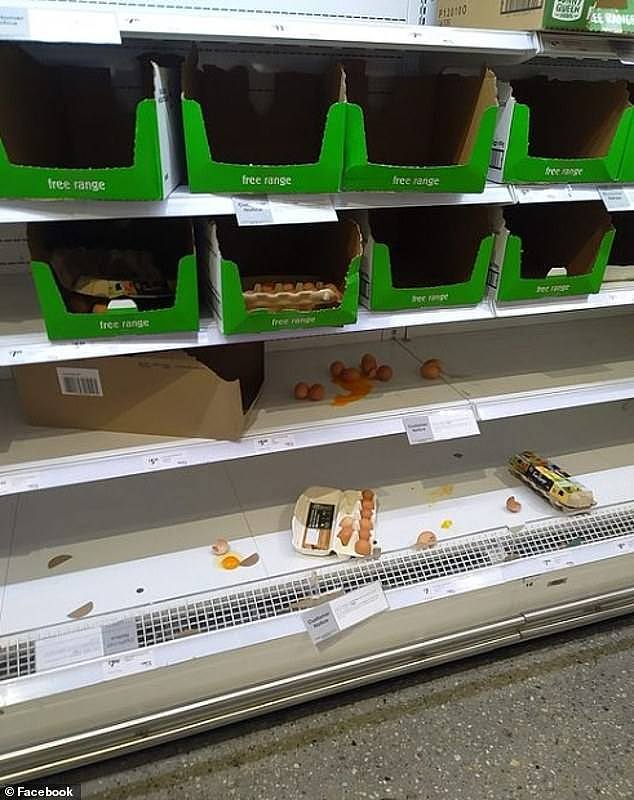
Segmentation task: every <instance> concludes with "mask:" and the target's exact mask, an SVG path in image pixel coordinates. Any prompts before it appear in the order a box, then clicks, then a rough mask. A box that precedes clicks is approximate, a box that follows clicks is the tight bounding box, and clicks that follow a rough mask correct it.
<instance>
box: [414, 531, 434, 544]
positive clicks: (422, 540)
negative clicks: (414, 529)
mask: <svg viewBox="0 0 634 800" xmlns="http://www.w3.org/2000/svg"><path fill="white" fill-rule="evenodd" d="M437 541H438V537H437V536H436V534H435V533H434V532H433V531H423V532H422V533H419V534H418V539H416V544H417V546H418V547H433V546H434V545H435V544H436V542H437Z"/></svg>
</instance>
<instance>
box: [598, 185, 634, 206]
mask: <svg viewBox="0 0 634 800" xmlns="http://www.w3.org/2000/svg"><path fill="white" fill-rule="evenodd" d="M599 194H600V195H601V199H602V200H603V203H604V205H605V207H606V209H607V210H608V211H630V210H631V209H632V208H634V205H633V204H632V198H631V196H630V191H629V190H628V189H627V188H626V187H625V186H602V187H599Z"/></svg>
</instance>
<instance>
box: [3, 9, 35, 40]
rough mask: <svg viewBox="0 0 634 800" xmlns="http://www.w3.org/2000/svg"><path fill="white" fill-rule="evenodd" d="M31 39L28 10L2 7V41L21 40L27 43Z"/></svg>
mask: <svg viewBox="0 0 634 800" xmlns="http://www.w3.org/2000/svg"><path fill="white" fill-rule="evenodd" d="M29 38H30V36H29V21H28V17H27V12H26V9H24V8H16V7H13V8H12V7H11V6H0V40H4V39H20V40H22V41H26V40H28V39H29Z"/></svg>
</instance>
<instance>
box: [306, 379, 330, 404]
mask: <svg viewBox="0 0 634 800" xmlns="http://www.w3.org/2000/svg"><path fill="white" fill-rule="evenodd" d="M325 396H326V390H325V389H324V387H323V386H322V385H321V383H315V384H314V385H313V386H311V387H310V391H309V392H308V399H309V400H313V401H318V400H323V399H324V397H325Z"/></svg>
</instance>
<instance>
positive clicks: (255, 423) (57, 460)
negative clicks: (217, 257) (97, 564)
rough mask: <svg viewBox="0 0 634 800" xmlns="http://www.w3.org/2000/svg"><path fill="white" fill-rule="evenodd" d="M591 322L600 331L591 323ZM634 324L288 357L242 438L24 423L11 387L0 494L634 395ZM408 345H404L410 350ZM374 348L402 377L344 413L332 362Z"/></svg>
mask: <svg viewBox="0 0 634 800" xmlns="http://www.w3.org/2000/svg"><path fill="white" fill-rule="evenodd" d="M593 323H594V324H593ZM632 328H633V324H632V320H631V318H630V317H629V316H620V317H615V318H613V319H608V320H601V321H591V320H588V321H573V322H572V323H566V322H560V323H553V324H550V325H544V326H542V327H541V328H539V329H531V335H530V336H527V335H526V331H525V329H523V328H511V329H508V330H504V331H502V332H500V331H498V330H497V329H495V328H492V329H490V330H488V331H481V332H477V333H476V332H470V333H469V336H466V335H465V334H464V333H461V334H444V335H438V336H430V337H425V338H421V339H416V340H413V341H412V342H409V343H407V344H406V345H402V344H400V343H399V342H395V341H392V342H381V343H372V346H371V348H368V346H367V345H366V344H365V343H360V344H359V343H357V344H346V343H345V341H344V340H342V342H341V344H337V345H335V346H328V347H315V348H312V349H302V350H280V351H277V352H273V353H270V354H269V355H268V358H267V380H266V382H265V384H264V387H263V390H262V392H261V395H260V397H259V399H258V401H257V402H256V404H255V406H254V408H253V409H252V411H251V413H250V417H249V422H248V425H247V429H246V432H245V435H244V437H243V438H242V439H241V440H240V441H238V442H225V441H208V440H204V439H178V438H173V437H159V436H142V435H133V434H120V433H108V432H94V431H75V430H60V429H47V428H36V427H31V426H28V425H26V424H25V423H24V422H22V421H21V416H20V412H19V409H18V405H17V398H16V397H15V393H14V387H13V383H12V382H11V381H3V382H0V385H2V384H4V394H3V396H2V408H3V411H4V414H3V417H2V420H0V443H2V444H3V447H2V448H1V449H0V493H1V494H16V493H20V492H24V491H32V490H37V489H46V488H50V487H55V486H64V485H69V484H74V483H82V482H90V481H98V480H105V479H109V478H115V477H120V476H126V475H135V474H142V473H146V472H150V471H160V470H164V469H174V468H176V467H185V466H195V465H199V464H208V463H216V462H224V461H232V460H237V459H244V458H250V457H252V456H255V455H265V454H268V453H273V452H282V451H291V450H301V449H304V448H309V447H319V446H322V445H327V444H333V443H340V442H355V441H360V440H364V439H369V438H376V437H386V436H394V435H398V434H403V433H404V430H405V429H404V423H403V420H404V418H405V417H411V416H417V415H428V414H429V413H434V412H437V411H440V410H445V411H447V410H451V411H452V412H453V413H455V414H457V415H458V416H463V417H464V416H467V417H468V416H469V415H470V414H471V415H475V416H476V418H478V419H480V420H483V421H489V420H497V419H504V418H506V417H509V416H518V415H527V414H534V413H540V412H543V411H551V410H556V409H562V408H576V407H579V406H583V405H593V404H598V403H606V402H612V401H615V400H625V399H630V398H633V397H634V354H633V353H632V352H631V341H632V333H633V330H632ZM406 348H407V349H406ZM367 349H372V350H373V351H374V352H375V354H376V355H377V357H378V359H379V361H380V362H381V363H387V364H390V365H391V366H392V367H393V369H394V379H393V380H392V381H391V382H390V383H386V384H382V383H377V384H376V386H375V389H374V391H373V392H371V393H370V394H369V395H368V396H366V397H365V398H363V399H362V400H360V401H358V402H354V403H351V404H350V405H347V406H334V405H333V404H332V397H333V396H334V394H335V393H337V392H339V391H340V390H339V389H338V388H337V387H334V386H333V385H332V384H330V383H329V380H328V372H327V369H328V365H329V363H330V362H331V361H334V360H337V359H341V360H343V361H344V362H345V363H347V364H356V363H358V362H359V360H360V358H361V355H362V354H363V352H365V350H367ZM432 357H433V358H441V359H442V360H443V363H444V364H445V370H446V373H447V375H446V377H445V379H444V380H438V381H423V380H422V379H421V378H420V376H419V374H418V369H419V363H420V362H421V361H424V360H426V359H427V358H432ZM299 381H306V382H309V383H317V382H320V383H322V384H324V385H325V386H326V388H327V397H326V399H325V400H324V401H322V402H319V403H311V402H309V401H305V402H298V401H295V400H294V399H293V398H292V396H291V395H292V387H293V386H294V385H295V383H297V382H299Z"/></svg>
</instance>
